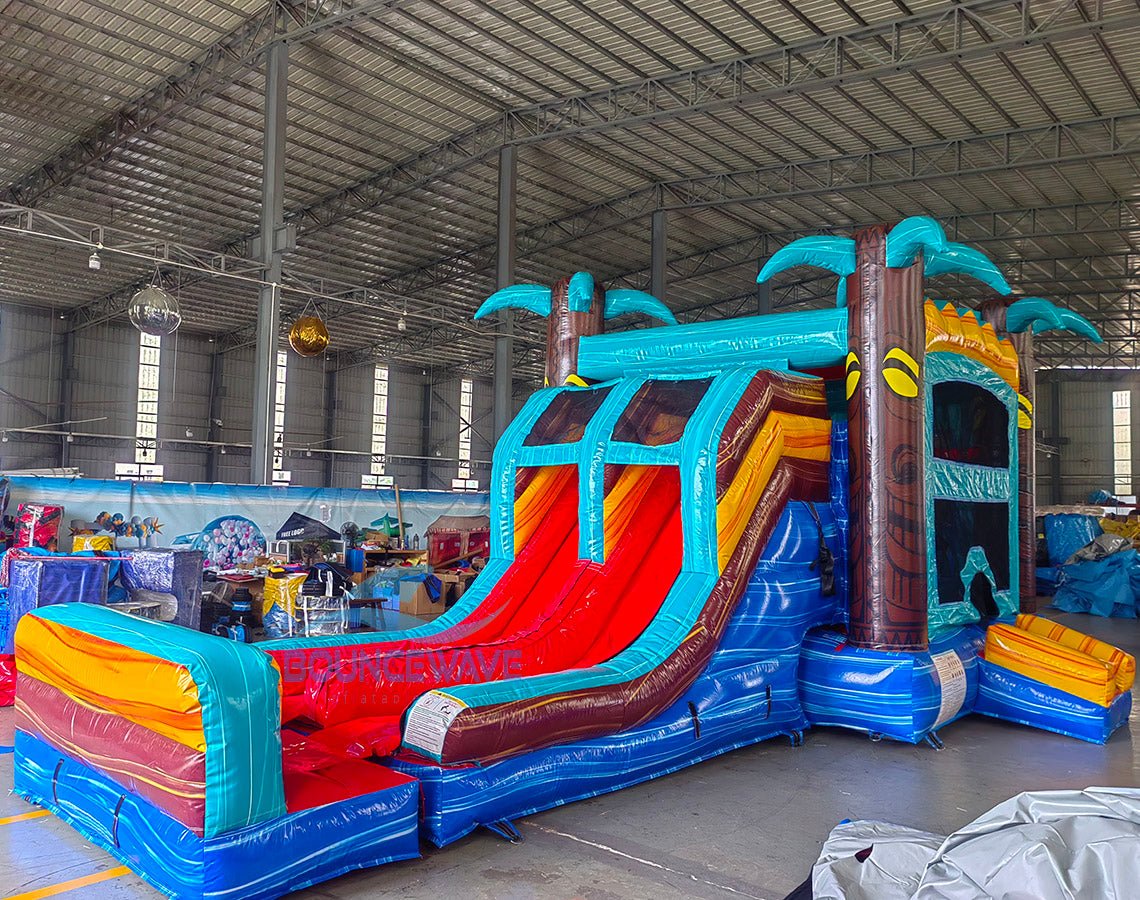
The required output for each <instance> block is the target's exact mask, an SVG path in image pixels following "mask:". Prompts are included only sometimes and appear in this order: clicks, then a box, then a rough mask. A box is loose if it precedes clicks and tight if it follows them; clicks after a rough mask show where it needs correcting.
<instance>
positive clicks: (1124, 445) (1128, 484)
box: [1112, 391, 1132, 495]
mask: <svg viewBox="0 0 1140 900" xmlns="http://www.w3.org/2000/svg"><path fill="white" fill-rule="evenodd" d="M1112 465H1113V470H1112V471H1113V476H1114V482H1113V491H1114V492H1115V493H1117V494H1128V495H1131V494H1132V392H1131V391H1113V392H1112Z"/></svg>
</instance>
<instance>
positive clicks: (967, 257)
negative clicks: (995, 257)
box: [756, 216, 1010, 308]
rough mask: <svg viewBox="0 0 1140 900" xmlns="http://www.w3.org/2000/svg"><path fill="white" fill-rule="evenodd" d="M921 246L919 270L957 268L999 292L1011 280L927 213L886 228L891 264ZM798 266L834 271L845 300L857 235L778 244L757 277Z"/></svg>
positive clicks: (839, 300) (909, 258) (842, 302)
mask: <svg viewBox="0 0 1140 900" xmlns="http://www.w3.org/2000/svg"><path fill="white" fill-rule="evenodd" d="M920 250H921V251H922V273H923V275H925V276H927V277H930V276H933V275H943V274H947V273H952V272H957V273H961V274H963V275H969V276H970V277H972V278H975V279H977V280H978V281H981V282H982V283H983V284H986V285H988V286H989V287H992V288H993V289H994V290H995V291H997V292H998V293H1000V294H1002V295H1003V296H1005V295H1007V294H1009V293H1010V286H1009V283H1008V282H1007V281H1006V280H1005V278H1004V277H1003V276H1002V274H1001V272H1000V270H999V269H998V268H997V266H995V265H994V264H993V262H992V261H991V260H990V259H989V257H987V256H986V255H985V254H984V253H982V252H981V251H980V250H975V249H974V248H973V247H969V246H967V245H965V244H958V243H954V242H953V241H949V240H947V239H946V233H945V232H944V231H943V230H942V226H941V225H939V224H938V222H936V221H935V220H934V219H932V218H930V216H911V217H910V218H908V219H903V220H902V221H901V222H899V223H898V224H897V225H896V226H895V227H894V228H892V229H891V230H890V232H889V233H888V234H887V248H886V263H887V265H888V266H889V267H890V268H892V269H900V268H905V267H906V266H910V265H913V264H914V261H915V259H916V258H917V256H918V253H919V251H920ZM796 266H815V267H817V268H820V269H826V270H827V271H829V272H832V273H834V274H836V275H838V276H839V277H840V278H839V288H838V290H837V291H836V298H835V299H836V306H838V307H840V308H842V307H845V306H846V305H847V276H848V275H851V274H853V273H854V271H855V240H854V239H853V238H847V237H832V236H820V235H813V236H810V237H802V238H799V239H798V240H795V241H792V242H791V243H790V244H787V245H786V246H784V247H781V248H780V249H779V250H777V251H776V252H775V253H773V254H772V256H771V257H770V258H769V260H768V261H767V262H766V263H765V264H764V267H763V268H762V269H761V270H760V274H759V275H757V276H756V280H757V281H758V282H764V281H767V280H768V279H769V278H771V277H772V276H773V275H776V274H778V273H780V272H786V271H787V270H788V269H792V268H795V267H796Z"/></svg>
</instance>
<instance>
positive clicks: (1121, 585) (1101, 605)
mask: <svg viewBox="0 0 1140 900" xmlns="http://www.w3.org/2000/svg"><path fill="white" fill-rule="evenodd" d="M1138 590H1140V556H1138V555H1137V553H1136V551H1135V550H1121V551H1119V552H1117V553H1113V554H1111V555H1109V556H1106V557H1105V558H1104V559H1098V560H1091V559H1084V560H1080V561H1078V562H1072V563H1069V564H1068V565H1065V566H1062V567H1061V570H1060V576H1059V578H1058V582H1057V593H1056V594H1055V595H1054V596H1053V605H1054V606H1055V607H1056V608H1057V609H1060V610H1063V611H1064V612H1072V613H1092V614H1093V615H1094V616H1117V617H1121V618H1128V619H1134V618H1136V598H1137V591H1138Z"/></svg>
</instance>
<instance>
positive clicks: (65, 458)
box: [59, 316, 79, 469]
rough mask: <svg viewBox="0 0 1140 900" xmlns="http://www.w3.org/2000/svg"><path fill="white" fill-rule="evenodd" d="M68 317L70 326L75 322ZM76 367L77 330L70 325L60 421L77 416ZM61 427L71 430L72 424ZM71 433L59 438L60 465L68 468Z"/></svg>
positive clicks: (62, 368)
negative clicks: (75, 412) (75, 408)
mask: <svg viewBox="0 0 1140 900" xmlns="http://www.w3.org/2000/svg"><path fill="white" fill-rule="evenodd" d="M73 321H74V320H73V319H72V317H70V316H69V317H68V322H67V324H68V326H70V325H72V323H73ZM78 374H79V373H78V372H77V371H76V369H75V331H74V330H73V329H72V328H71V327H68V328H67V329H66V330H65V331H64V332H63V346H62V348H61V350H60V355H59V421H60V422H64V423H70V422H71V421H72V420H73V419H74V418H75V416H73V415H72V413H73V412H74V406H75V379H76V378H77V377H78ZM61 427H64V428H67V429H68V431H70V430H71V425H70V424H65V425H63V426H61ZM69 437H70V435H62V436H61V437H60V439H59V465H60V468H64V469H66V468H67V467H68V466H70V465H71V442H70V441H69V440H68V438H69Z"/></svg>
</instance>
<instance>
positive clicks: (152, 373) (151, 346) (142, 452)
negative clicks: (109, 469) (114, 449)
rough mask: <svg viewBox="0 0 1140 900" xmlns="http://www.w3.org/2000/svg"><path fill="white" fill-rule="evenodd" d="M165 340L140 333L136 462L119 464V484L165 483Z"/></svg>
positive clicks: (117, 466)
mask: <svg viewBox="0 0 1140 900" xmlns="http://www.w3.org/2000/svg"><path fill="white" fill-rule="evenodd" d="M161 360H162V337H161V336H160V335H157V334H143V333H142V332H139V371H138V395H137V398H136V403H135V461H134V462H129V463H115V478H117V479H118V480H119V481H162V478H163V467H162V466H161V465H160V464H159V462H158V379H159V371H160V365H161Z"/></svg>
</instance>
